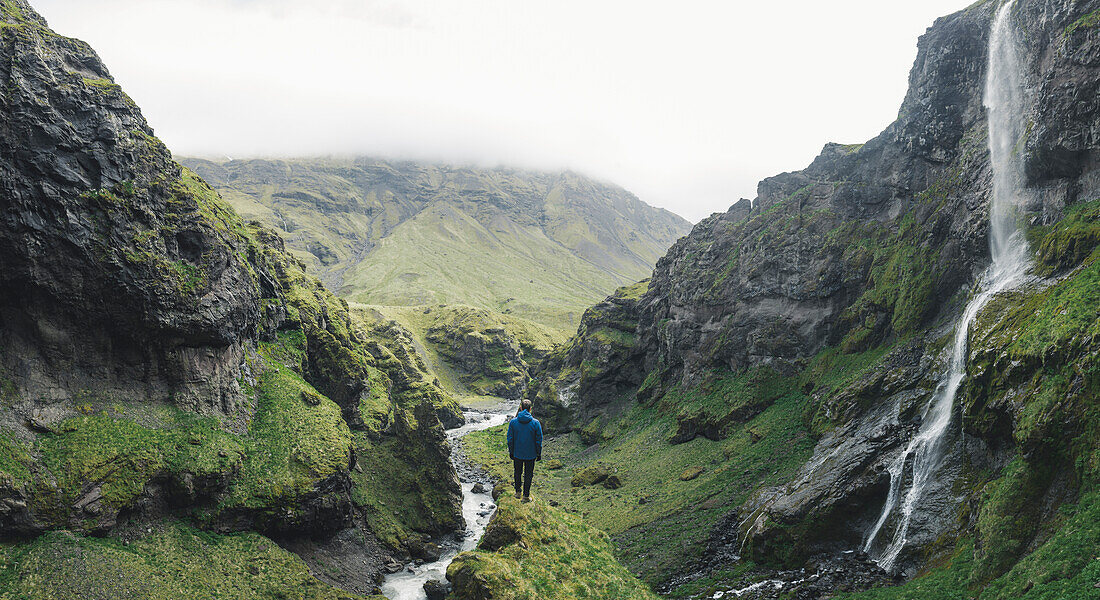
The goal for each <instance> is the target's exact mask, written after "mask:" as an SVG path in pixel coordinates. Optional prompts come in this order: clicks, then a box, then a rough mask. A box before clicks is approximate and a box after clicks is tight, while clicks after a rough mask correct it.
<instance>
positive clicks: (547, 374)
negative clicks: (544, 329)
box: [527, 280, 649, 443]
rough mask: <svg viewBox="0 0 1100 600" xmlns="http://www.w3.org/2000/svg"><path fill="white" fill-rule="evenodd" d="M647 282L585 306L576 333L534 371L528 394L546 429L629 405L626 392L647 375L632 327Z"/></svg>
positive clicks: (609, 414) (561, 428)
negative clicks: (565, 344) (592, 304)
mask: <svg viewBox="0 0 1100 600" xmlns="http://www.w3.org/2000/svg"><path fill="white" fill-rule="evenodd" d="M648 285H649V281H648V280H646V281H642V282H639V283H637V284H635V285H632V286H627V287H624V288H621V289H619V290H618V291H616V292H615V293H614V294H613V295H611V296H609V297H608V298H607V299H606V300H604V301H603V302H601V303H600V304H597V305H596V306H593V307H592V308H590V309H588V310H586V311H585V312H584V316H583V317H582V318H581V325H580V328H579V329H578V330H577V335H576V336H575V337H574V338H573V339H572V340H571V341H570V343H569V344H568V345H567V346H565V347H564V348H561V349H559V350H557V351H555V352H553V353H551V354H550V355H549V356H548V357H547V358H546V360H544V361H543V362H541V363H540V364H539V366H538V367H537V368H536V369H535V370H534V372H533V373H532V375H533V381H532V385H531V388H530V389H529V390H528V392H527V397H528V398H531V399H532V400H533V401H534V403H535V410H536V411H538V414H539V416H540V418H541V419H542V422H543V426H544V427H546V428H547V429H548V430H549V431H551V432H555V433H560V432H562V431H569V430H570V429H572V428H573V427H574V426H575V425H576V424H580V425H581V426H583V425H587V424H588V423H590V422H591V421H592V420H593V419H594V418H596V417H598V416H603V417H612V416H614V415H615V414H617V413H618V412H619V411H621V410H622V409H623V408H625V407H626V406H627V405H628V403H627V402H626V401H627V400H629V399H630V394H631V393H632V392H633V391H634V390H636V389H637V388H638V386H639V385H640V384H641V383H642V380H643V379H645V373H644V371H643V370H642V357H643V355H642V353H641V352H639V350H638V348H637V346H636V344H635V330H636V328H637V324H638V302H639V300H640V298H641V297H642V294H644V293H645V291H646V289H648ZM581 435H582V437H583V438H584V439H585V440H586V441H587V442H589V443H598V442H599V439H594V436H593V435H592V432H591V431H587V432H585V431H582V432H581ZM596 437H598V436H596Z"/></svg>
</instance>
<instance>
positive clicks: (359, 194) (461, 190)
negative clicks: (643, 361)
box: [181, 158, 691, 330]
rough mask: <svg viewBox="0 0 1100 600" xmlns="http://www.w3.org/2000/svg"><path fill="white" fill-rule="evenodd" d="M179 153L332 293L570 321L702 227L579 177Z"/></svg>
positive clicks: (557, 323) (565, 324)
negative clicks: (229, 158) (223, 159)
mask: <svg viewBox="0 0 1100 600" xmlns="http://www.w3.org/2000/svg"><path fill="white" fill-rule="evenodd" d="M181 162H182V163H183V164H184V165H186V166H188V167H190V168H191V169H193V170H194V171H195V172H197V173H198V174H199V175H200V176H202V177H203V178H204V179H206V180H207V181H209V182H210V183H211V184H212V185H214V186H215V187H216V188H217V189H218V191H219V192H221V194H222V196H223V197H224V198H225V199H226V200H227V201H229V202H230V203H231V204H232V205H233V206H234V208H236V209H237V211H238V212H239V213H240V214H241V215H242V216H244V217H245V218H246V219H257V220H259V221H262V222H263V223H264V224H266V225H268V226H271V227H274V228H275V229H276V230H278V232H279V233H280V235H282V236H283V237H284V238H285V239H286V240H287V243H288V245H289V246H290V248H291V250H292V251H293V252H294V253H295V254H297V255H298V256H299V257H300V258H302V259H303V260H305V261H306V262H307V264H308V265H309V266H310V268H311V270H312V271H313V272H314V273H315V274H317V275H318V276H320V277H321V279H322V280H323V281H324V282H325V283H326V285H328V286H329V287H330V288H331V289H333V290H334V291H336V292H338V293H340V294H341V295H343V296H346V297H348V298H349V299H351V300H355V301H357V302H362V303H365V304H375V305H401V306H415V305H436V304H456V303H461V304H469V305H473V306H477V307H479V308H485V309H489V310H494V311H498V312H502V313H506V314H516V315H519V316H523V317H526V318H529V319H533V320H536V321H539V322H541V323H544V324H547V325H551V326H554V327H558V328H561V329H566V330H573V329H575V328H576V326H577V323H578V322H579V318H580V315H581V312H582V311H583V310H584V309H585V308H586V307H588V306H591V305H592V304H595V303H596V302H598V301H599V300H601V299H602V298H604V297H605V296H607V294H609V293H611V292H612V291H614V290H615V289H616V288H618V287H619V286H621V285H624V284H629V283H633V282H635V281H638V280H640V279H644V278H646V277H648V276H649V275H650V273H651V272H652V270H653V266H654V264H655V263H656V262H657V258H658V257H660V256H661V255H663V254H664V253H665V251H666V250H667V249H668V248H669V247H670V246H671V245H672V243H673V242H675V241H676V240H677V239H679V238H680V237H682V236H683V235H686V234H687V232H688V231H689V230H690V229H691V224H690V223H688V222H687V221H686V220H684V219H682V218H680V217H678V216H677V215H675V214H673V213H671V212H669V211H667V210H662V209H656V208H653V207H651V206H649V205H647V204H645V203H643V202H641V201H640V200H638V198H636V197H635V196H634V195H633V194H631V193H629V192H627V191H626V190H624V189H622V188H619V187H616V186H613V185H608V184H605V183H600V182H597V181H593V180H591V179H587V178H585V177H582V176H580V175H577V174H574V173H568V172H566V173H536V172H527V171H517V170H511V169H478V168H468V167H452V166H445V165H430V164H420V163H413V162H389V161H384V160H378V159H373V158H355V159H332V158H324V159H304V160H297V159H294V160H233V161H228V162H212V161H208V160H202V159H193V158H184V159H181Z"/></svg>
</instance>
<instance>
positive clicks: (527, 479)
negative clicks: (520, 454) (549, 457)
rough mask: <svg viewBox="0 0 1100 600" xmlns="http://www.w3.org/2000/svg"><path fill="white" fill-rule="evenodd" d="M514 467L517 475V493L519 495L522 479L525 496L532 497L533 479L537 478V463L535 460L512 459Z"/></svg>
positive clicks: (515, 479)
mask: <svg viewBox="0 0 1100 600" xmlns="http://www.w3.org/2000/svg"><path fill="white" fill-rule="evenodd" d="M512 465H513V466H514V467H515V475H514V476H513V480H512V481H514V482H515V485H516V493H517V494H518V493H519V482H520V477H522V478H523V495H524V496H530V495H531V478H532V477H534V476H535V461H534V460H519V459H512Z"/></svg>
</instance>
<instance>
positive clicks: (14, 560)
mask: <svg viewBox="0 0 1100 600" xmlns="http://www.w3.org/2000/svg"><path fill="white" fill-rule="evenodd" d="M61 598H82V599H89V600H91V599H99V598H102V599H104V600H106V599H113V598H126V599H127V600H187V599H195V600H199V599H202V600H207V599H219V600H268V599H274V598H281V599H284V600H292V599H293V600H353V599H355V598H362V597H361V596H356V595H352V594H348V593H346V592H343V591H341V590H337V589H334V588H332V587H330V586H328V585H326V584H323V583H321V582H319V581H318V580H316V579H314V578H313V576H312V575H311V574H310V572H309V569H308V568H307V567H306V565H305V563H303V562H302V561H301V560H300V559H299V558H298V557H296V556H294V555H293V554H291V553H289V552H286V551H284V550H282V549H281V548H279V546H278V545H277V544H276V543H274V542H272V541H271V540H268V539H267V538H264V537H263V536H261V535H259V534H255V533H241V534H234V535H226V536H221V535H215V534H211V533H207V532H203V531H198V530H196V529H193V528H191V527H188V526H186V525H183V524H180V523H174V522H169V523H167V524H164V525H160V526H157V527H156V528H155V529H152V530H151V531H149V532H145V531H142V533H141V534H139V535H137V536H136V537H135V538H133V539H130V538H127V539H125V540H123V539H119V538H117V537H107V538H94V537H83V536H80V535H78V534H74V533H71V532H67V531H54V532H50V533H47V534H44V535H42V536H41V537H39V538H37V539H35V540H34V541H32V542H28V543H23V544H7V545H0V599H3V600H53V599H61ZM376 598H380V597H376Z"/></svg>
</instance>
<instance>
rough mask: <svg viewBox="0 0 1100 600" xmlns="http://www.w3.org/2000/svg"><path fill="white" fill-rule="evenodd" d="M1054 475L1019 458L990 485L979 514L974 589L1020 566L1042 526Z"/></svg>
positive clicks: (973, 571)
mask: <svg viewBox="0 0 1100 600" xmlns="http://www.w3.org/2000/svg"><path fill="white" fill-rule="evenodd" d="M1051 476H1052V470H1051V468H1050V467H1049V466H1043V467H1037V466H1034V465H1032V464H1030V463H1028V462H1026V461H1024V460H1023V459H1020V458H1017V459H1016V460H1015V461H1013V462H1012V463H1010V464H1009V465H1008V466H1007V467H1005V469H1004V472H1003V473H1002V475H1001V477H1000V478H999V479H997V480H996V481H994V482H992V483H990V484H989V485H988V486H987V489H986V492H985V494H984V496H985V497H984V498H983V502H982V505H981V509H980V511H979V513H978V532H979V535H980V538H979V539H980V541H981V543H980V545H977V546H976V550H975V560H974V566H973V570H972V571H971V573H970V585H971V587H977V586H980V585H984V584H985V583H988V582H989V581H990V580H992V579H994V578H996V577H998V576H1000V575H1002V574H1004V573H1005V572H1006V571H1008V570H1009V568H1010V567H1012V565H1014V564H1016V561H1017V560H1018V559H1019V557H1020V555H1021V554H1023V551H1024V549H1025V548H1026V547H1027V545H1028V544H1029V543H1030V542H1031V540H1032V538H1033V537H1034V536H1035V534H1036V531H1037V529H1038V527H1039V523H1040V511H1041V509H1042V505H1043V503H1042V500H1043V494H1044V492H1045V491H1046V488H1047V486H1048V485H1049V483H1050V479H1051Z"/></svg>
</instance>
